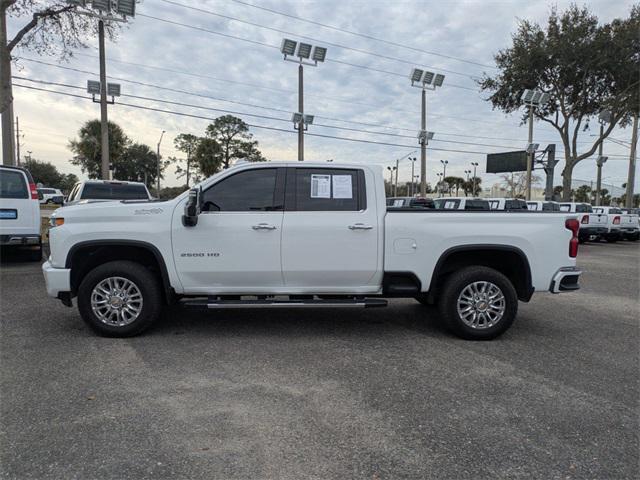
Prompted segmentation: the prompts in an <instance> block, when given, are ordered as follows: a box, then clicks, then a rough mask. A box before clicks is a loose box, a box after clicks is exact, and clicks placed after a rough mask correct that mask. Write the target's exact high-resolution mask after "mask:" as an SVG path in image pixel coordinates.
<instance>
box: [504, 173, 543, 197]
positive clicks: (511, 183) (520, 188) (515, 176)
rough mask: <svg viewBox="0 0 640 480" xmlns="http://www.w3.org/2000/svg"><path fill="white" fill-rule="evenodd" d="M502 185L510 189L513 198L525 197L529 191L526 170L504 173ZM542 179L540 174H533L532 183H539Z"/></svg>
mask: <svg viewBox="0 0 640 480" xmlns="http://www.w3.org/2000/svg"><path fill="white" fill-rule="evenodd" d="M500 177H501V178H502V186H503V187H505V188H506V189H507V190H509V196H510V197H511V198H524V197H525V196H526V193H527V174H526V172H514V173H503V174H502V175H501V176H500ZM541 180H542V179H541V178H540V176H539V175H534V174H531V185H535V184H536V183H539V182H540V181H541Z"/></svg>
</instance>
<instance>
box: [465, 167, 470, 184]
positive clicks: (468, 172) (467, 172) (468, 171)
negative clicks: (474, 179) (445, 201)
mask: <svg viewBox="0 0 640 480" xmlns="http://www.w3.org/2000/svg"><path fill="white" fill-rule="evenodd" d="M464 173H465V174H466V175H467V182H468V181H469V175H471V170H465V171H464Z"/></svg>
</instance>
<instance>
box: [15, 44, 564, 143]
mask: <svg viewBox="0 0 640 480" xmlns="http://www.w3.org/2000/svg"><path fill="white" fill-rule="evenodd" d="M76 55H78V56H84V57H88V58H98V57H97V56H95V55H87V54H83V53H77V54H76ZM20 60H23V61H27V62H33V63H37V64H41V65H47V66H51V67H55V68H60V69H63V70H70V71H75V72H78V73H85V74H88V75H97V74H96V73H94V72H90V71H87V70H80V69H77V68H73V67H68V66H63V65H58V64H54V63H49V62H45V61H42V60H36V59H32V58H25V57H21V58H20ZM109 62H115V63H122V64H125V65H133V66H137V67H141V68H149V69H157V70H161V71H167V72H171V73H177V74H182V75H187V76H194V77H198V78H209V79H212V80H219V81H223V82H227V83H231V84H239V85H247V86H251V87H254V88H268V87H261V86H260V85H255V84H248V83H244V82H239V81H235V80H228V79H221V78H217V77H211V76H207V75H200V74H194V73H191V72H187V71H184V70H174V69H167V68H163V67H157V66H153V65H145V64H140V63H134V62H126V61H122V60H114V59H110V60H109ZM108 77H109V78H111V79H114V80H119V81H123V82H129V83H137V84H144V83H143V82H138V81H136V80H130V79H126V78H123V77H114V76H112V75H108ZM147 85H150V86H151V85H152V84H147ZM154 88H160V89H168V87H160V86H157V85H155V86H154ZM268 89H269V90H276V91H281V92H285V93H295V92H294V91H292V90H284V89H273V88H268ZM194 95H201V96H202V95H203V94H194ZM306 96H312V97H320V98H323V99H324V100H327V99H333V100H336V101H339V102H343V103H348V104H351V105H362V106H367V107H374V108H380V105H374V104H370V103H363V102H357V101H354V100H346V99H341V98H338V97H331V96H324V95H312V94H306ZM210 98H213V97H210ZM219 100H220V101H224V102H232V103H238V104H242V103H241V102H236V101H233V100H227V99H219ZM256 108H265V109H271V110H280V109H274V108H271V107H263V106H256ZM391 110H394V111H397V112H400V113H411V114H418V113H420V112H418V111H417V110H416V111H413V110H402V109H395V108H391ZM280 111H282V110H280ZM430 115H431V116H433V117H440V118H451V119H454V120H464V121H467V122H478V123H482V124H495V125H500V126H504V123H501V122H491V121H487V120H480V119H475V118H470V117H460V116H455V115H442V114H438V113H431V114H430ZM317 117H318V118H324V119H326V120H334V121H338V122H346V123H353V124H356V125H364V126H368V127H380V128H388V129H394V130H404V131H407V132H414V131H415V129H414V128H406V127H398V126H388V125H384V124H379V123H370V122H359V121H356V120H345V119H341V118H335V117H327V116H323V115H317ZM437 133H439V134H440V132H437ZM458 135H460V134H458ZM480 138H488V137H480ZM495 140H508V139H495ZM513 141H518V142H519V141H521V140H520V139H517V140H516V139H514V140H513ZM547 142H551V141H550V140H547Z"/></svg>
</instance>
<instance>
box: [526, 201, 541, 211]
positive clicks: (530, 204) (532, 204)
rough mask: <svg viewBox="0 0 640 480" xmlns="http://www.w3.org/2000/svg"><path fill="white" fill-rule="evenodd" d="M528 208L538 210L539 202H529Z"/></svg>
mask: <svg viewBox="0 0 640 480" xmlns="http://www.w3.org/2000/svg"><path fill="white" fill-rule="evenodd" d="M527 208H528V209H529V210H538V204H537V203H533V202H531V203H527ZM542 209H543V210H544V206H543V207H542Z"/></svg>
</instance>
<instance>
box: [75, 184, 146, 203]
mask: <svg viewBox="0 0 640 480" xmlns="http://www.w3.org/2000/svg"><path fill="white" fill-rule="evenodd" d="M82 199H83V200H148V199H149V195H148V194H147V189H146V188H144V185H129V184H122V183H87V184H85V186H84V189H83V190H82Z"/></svg>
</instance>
